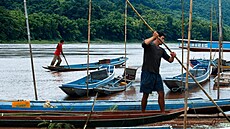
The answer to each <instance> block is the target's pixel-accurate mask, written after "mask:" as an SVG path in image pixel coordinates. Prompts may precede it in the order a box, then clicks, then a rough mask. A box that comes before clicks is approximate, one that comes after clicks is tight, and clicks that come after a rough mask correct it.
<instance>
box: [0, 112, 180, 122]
mask: <svg viewBox="0 0 230 129" xmlns="http://www.w3.org/2000/svg"><path fill="white" fill-rule="evenodd" d="M182 113H184V108H179V109H173V110H166V112H165V113H162V112H160V111H159V110H152V111H145V112H142V111H132V110H129V111H101V112H98V111H97V112H73V111H69V112H28V111H27V112H17V113H9V112H5V113H1V117H0V126H1V127H7V126H10V127H21V126H23V127H37V126H38V125H41V126H43V127H47V126H48V125H49V124H50V123H56V124H57V123H66V124H70V125H73V126H75V127H84V125H85V123H86V121H87V120H88V123H87V127H127V126H137V125H143V124H149V123H156V122H161V121H167V120H172V119H174V118H176V117H178V116H180V115H181V114H182ZM42 123H43V124H42Z"/></svg>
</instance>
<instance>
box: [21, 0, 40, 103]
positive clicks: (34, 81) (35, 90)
mask: <svg viewBox="0 0 230 129" xmlns="http://www.w3.org/2000/svg"><path fill="white" fill-rule="evenodd" d="M24 9H25V17H26V28H27V35H28V43H29V48H30V61H31V67H32V75H33V83H34V94H35V99H36V100H38V95H37V88H36V79H35V72H34V63H33V62H34V61H33V53H32V47H31V43H30V27H29V20H28V14H27V7H26V0H24Z"/></svg>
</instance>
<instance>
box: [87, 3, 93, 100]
mask: <svg viewBox="0 0 230 129" xmlns="http://www.w3.org/2000/svg"><path fill="white" fill-rule="evenodd" d="M91 5H92V1H91V0H89V14H88V15H89V16H88V53H87V81H86V86H87V97H88V96H89V76H88V75H89V48H90V21H91Z"/></svg>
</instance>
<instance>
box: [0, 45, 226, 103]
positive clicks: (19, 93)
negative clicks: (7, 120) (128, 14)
mask: <svg viewBox="0 0 230 129" xmlns="http://www.w3.org/2000/svg"><path fill="white" fill-rule="evenodd" d="M167 45H168V46H169V48H170V49H171V50H172V51H174V52H176V53H177V57H178V58H179V60H181V59H182V58H181V53H182V52H181V49H179V45H178V44H173V43H170V44H167ZM55 47H56V44H32V52H33V62H34V69H35V71H34V72H35V80H36V89H37V95H38V100H69V99H71V100H79V99H87V100H90V99H91V100H92V99H93V96H91V97H81V98H79V97H76V98H70V97H68V96H67V95H66V94H65V93H64V92H63V91H62V90H61V89H60V88H59V86H60V85H62V84H63V83H68V82H70V81H73V80H77V79H79V78H81V77H83V76H85V75H86V71H75V72H50V71H47V70H45V69H43V68H42V66H47V65H49V64H50V62H51V60H52V58H53V52H54V51H55ZM162 47H163V48H164V46H162ZM63 51H64V53H65V56H66V59H67V61H68V64H82V63H86V62H87V51H88V44H87V43H76V44H68V43H66V44H64V45H63ZM166 51H167V52H168V50H166ZM124 54H125V45H124V44H123V43H116V44H115V43H114V44H111V43H110V44H99V43H94V44H91V45H90V55H89V57H90V58H89V61H90V62H96V61H98V60H100V59H105V58H116V57H120V56H124ZM126 54H127V57H128V58H129V59H128V61H127V65H126V66H127V67H128V66H135V67H140V66H141V65H142V59H143V49H142V47H141V44H140V43H127V45H126ZM213 54H214V53H213ZM184 55H185V57H184V60H185V62H186V61H187V57H186V56H187V52H184ZM209 55H210V54H209V52H190V58H203V59H204V58H205V59H209ZM217 56H218V53H215V58H217ZM62 59H63V62H62V64H63V65H65V64H66V62H65V60H64V58H62ZM224 59H226V60H230V54H229V53H224ZM184 65H186V63H184ZM0 66H1V68H0V73H1V74H0V82H1V83H0V93H1V95H0V96H1V97H0V99H2V100H21V99H23V100H34V99H35V90H34V85H33V76H32V68H31V59H30V52H29V45H28V44H0ZM115 73H116V74H115V75H116V76H118V75H122V73H123V68H117V69H115ZM140 73H141V68H139V69H138V70H137V75H136V82H135V83H134V84H133V86H132V87H131V88H129V89H127V91H125V92H121V93H118V94H114V95H111V96H108V97H98V99H110V100H140V99H141V94H140V93H139V88H140V87H139V81H140ZM160 73H161V75H162V78H165V77H168V76H174V75H177V74H180V73H181V66H180V64H179V63H178V61H177V60H175V61H174V62H173V63H168V62H166V61H165V60H162V65H161V68H160ZM212 78H213V77H212ZM203 87H204V89H205V90H206V92H207V93H208V94H209V95H210V96H211V97H212V98H216V97H217V91H216V90H213V80H212V79H211V80H210V82H208V83H206V84H205V85H204V86H203ZM165 94H166V98H183V97H184V94H183V93H172V92H170V91H169V89H168V88H167V87H166V86H165ZM228 94H229V89H221V90H220V98H229V96H228ZM189 97H190V98H195V97H201V98H207V96H206V95H205V94H204V93H203V92H202V91H201V90H200V89H199V87H198V88H196V89H194V90H192V91H189ZM156 98H157V94H156V93H153V94H151V96H150V99H156Z"/></svg>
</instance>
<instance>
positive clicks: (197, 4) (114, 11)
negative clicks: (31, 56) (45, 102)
mask: <svg viewBox="0 0 230 129" xmlns="http://www.w3.org/2000/svg"><path fill="white" fill-rule="evenodd" d="M130 2H131V3H132V4H133V6H134V7H135V9H136V10H137V11H138V12H139V13H140V14H141V16H142V17H143V18H144V19H145V20H146V22H147V23H148V24H149V25H150V26H151V27H152V28H153V30H157V31H162V32H164V33H166V35H167V40H169V41H175V40H177V39H178V38H181V25H182V22H181V13H182V12H181V8H182V5H181V1H178V0H164V1H156V0H144V1H143V0H130ZM222 3H223V4H222V6H223V10H224V11H223V39H224V40H230V36H229V35H230V20H229V19H230V16H228V12H229V11H230V8H229V6H230V5H229V4H230V2H229V1H227V0H223V1H222ZM211 5H213V7H214V8H213V40H218V29H217V28H218V24H217V23H218V20H217V19H218V10H217V8H218V3H217V1H214V0H213V1H210V0H197V1H194V3H193V19H192V30H191V32H192V39H200V40H202V39H203V40H209V35H210V21H209V19H210V18H209V17H210V10H211ZM124 7H125V0H93V1H92V12H91V26H90V29H91V34H90V36H91V39H92V40H97V39H101V40H112V41H123V40H124V11H125V10H124ZM88 8H89V1H87V0H27V10H28V15H29V24H30V32H31V37H32V39H34V40H57V39H65V40H67V41H68V40H69V41H80V42H82V41H86V40H87V38H88V17H89V12H88V11H89V10H88ZM0 16H1V19H0V23H1V24H0V27H1V30H2V31H1V32H0V40H1V42H4V41H10V40H25V39H27V32H26V24H25V16H24V7H23V1H22V0H1V1H0ZM184 17H185V22H184V25H185V28H184V33H185V38H186V37H187V31H188V18H189V1H184ZM151 35H152V33H151V31H150V30H149V28H147V27H146V25H145V24H144V23H143V21H142V20H140V18H139V17H138V16H137V15H136V14H135V12H134V11H133V10H132V9H131V8H130V7H129V6H128V17H127V39H128V40H142V39H143V38H146V37H148V36H151Z"/></svg>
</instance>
